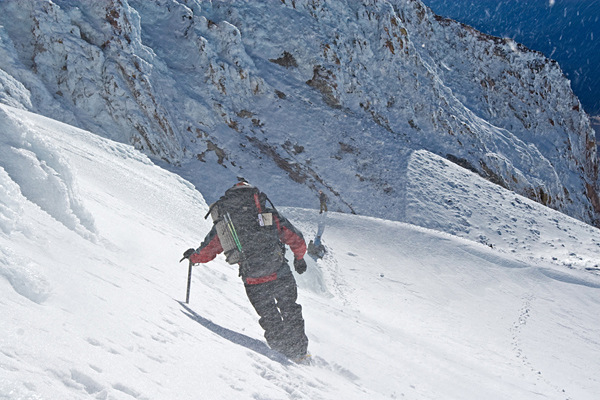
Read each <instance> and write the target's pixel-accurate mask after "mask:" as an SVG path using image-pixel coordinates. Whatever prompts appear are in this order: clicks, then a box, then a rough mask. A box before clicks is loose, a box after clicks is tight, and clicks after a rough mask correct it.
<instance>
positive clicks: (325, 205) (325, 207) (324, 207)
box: [319, 203, 327, 214]
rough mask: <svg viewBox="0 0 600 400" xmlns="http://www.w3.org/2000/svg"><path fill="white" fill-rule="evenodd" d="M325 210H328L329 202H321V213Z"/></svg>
mask: <svg viewBox="0 0 600 400" xmlns="http://www.w3.org/2000/svg"><path fill="white" fill-rule="evenodd" d="M323 211H325V212H327V204H326V203H321V206H320V207H319V214H323Z"/></svg>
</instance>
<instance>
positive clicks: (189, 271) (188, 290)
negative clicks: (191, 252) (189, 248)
mask: <svg viewBox="0 0 600 400" xmlns="http://www.w3.org/2000/svg"><path fill="white" fill-rule="evenodd" d="M186 258H187V257H183V258H182V259H181V260H179V262H182V261H183V260H185V259H186ZM188 261H189V262H190V264H189V267H188V279H187V291H186V293H185V304H189V302H190V287H191V286H192V265H194V264H193V263H192V260H190V259H188Z"/></svg>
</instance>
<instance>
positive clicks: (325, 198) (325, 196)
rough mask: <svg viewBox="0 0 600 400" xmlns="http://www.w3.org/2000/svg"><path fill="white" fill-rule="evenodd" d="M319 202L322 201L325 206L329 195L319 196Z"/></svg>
mask: <svg viewBox="0 0 600 400" xmlns="http://www.w3.org/2000/svg"><path fill="white" fill-rule="evenodd" d="M319 200H320V201H321V204H325V203H326V202H327V195H326V194H325V193H324V192H321V193H320V194H319Z"/></svg>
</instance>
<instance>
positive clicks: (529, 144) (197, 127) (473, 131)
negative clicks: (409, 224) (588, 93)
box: [0, 0, 600, 224]
mask: <svg viewBox="0 0 600 400" xmlns="http://www.w3.org/2000/svg"><path fill="white" fill-rule="evenodd" d="M0 24H1V25H2V26H3V27H2V28H0V39H1V40H2V42H1V46H0V51H1V52H2V54H3V55H6V57H3V58H2V59H1V60H0V85H2V86H1V87H0V101H2V102H3V103H5V104H8V105H11V106H16V107H21V108H25V109H27V110H30V111H34V112H38V113H40V114H43V115H47V116H51V117H54V118H58V119H60V120H61V121H64V122H67V123H70V124H72V125H75V126H78V127H82V128H85V129H88V130H90V131H93V132H95V133H97V134H100V135H102V136H105V137H108V138H112V139H116V140H119V141H122V142H127V143H130V144H133V145H135V146H136V148H138V149H141V150H143V151H145V152H146V153H147V154H148V155H150V156H152V157H154V158H155V159H156V160H165V161H167V162H168V163H170V164H171V167H170V168H172V169H173V170H175V171H177V172H178V173H179V174H181V175H182V176H184V177H186V178H187V179H189V180H190V181H191V182H193V183H194V184H195V185H196V186H197V187H198V188H199V189H200V190H201V191H202V193H203V194H204V195H205V196H206V198H207V199H208V200H214V198H215V197H216V196H218V194H219V193H222V189H223V188H224V187H226V186H228V185H230V184H231V182H232V180H233V178H234V177H235V176H236V175H244V176H245V177H247V178H251V179H252V181H253V182H254V183H256V184H258V185H259V186H260V187H261V188H264V189H267V190H271V192H275V194H274V195H273V196H274V197H277V196H279V195H278V194H277V193H285V192H287V191H288V189H291V188H293V190H294V192H296V193H298V195H297V196H296V197H295V199H294V200H292V203H293V204H290V205H301V206H311V205H312V202H316V201H315V200H314V196H315V192H316V191H317V190H318V189H324V190H326V191H327V192H328V193H330V198H332V206H333V209H338V210H340V211H345V212H355V213H359V214H366V215H371V216H386V217H388V218H392V219H397V220H402V218H403V216H404V214H403V211H401V210H400V208H399V207H398V206H399V204H400V202H401V199H402V196H403V193H404V190H405V187H404V185H403V183H401V182H404V181H403V179H402V177H403V174H404V173H405V170H406V157H403V156H402V155H403V154H406V153H407V152H410V151H412V150H419V149H425V150H428V151H430V152H432V153H435V154H437V155H439V156H442V157H444V158H447V159H449V160H451V161H454V162H455V163H457V164H459V165H461V166H463V167H465V168H467V169H469V170H471V171H473V172H476V173H478V174H479V175H481V176H484V177H486V178H487V179H489V180H491V181H493V182H495V183H497V184H499V185H501V186H503V187H505V188H508V189H510V190H513V191H515V192H517V193H519V194H522V195H524V196H526V197H528V198H530V199H533V200H536V201H538V202H540V203H542V204H545V205H548V206H550V207H552V208H555V209H557V210H559V211H561V212H564V213H566V214H568V215H570V216H573V217H576V218H578V219H581V220H583V221H585V222H588V223H593V224H598V221H599V219H600V218H599V217H600V200H599V199H598V187H599V183H598V165H597V162H598V161H597V157H596V142H595V135H594V132H593V130H592V128H591V125H590V121H589V119H588V117H587V115H586V114H585V113H584V112H583V110H582V108H581V106H580V103H579V100H578V99H577V98H576V97H575V96H574V95H573V92H572V91H571V88H570V86H569V82H568V81H567V80H566V79H565V78H564V76H563V74H562V72H561V70H560V67H559V66H558V65H557V64H556V63H554V62H551V61H550V60H548V59H546V58H545V57H544V56H543V55H541V54H540V53H537V52H533V51H530V50H528V49H526V48H524V47H522V46H519V45H518V44H517V43H514V42H510V41H504V40H502V39H499V38H494V37H490V36H486V35H483V34H481V33H479V32H477V31H475V30H474V29H472V28H469V27H467V26H464V25H461V24H458V23H456V22H453V21H450V20H445V19H442V18H439V17H437V16H435V14H433V13H432V12H431V11H430V10H429V9H428V8H427V7H425V6H424V5H423V4H422V3H421V2H420V1H418V0H389V1H386V0H371V1H350V0H347V1H337V0H336V1H328V0H268V1H260V2H256V1H241V0H240V1H214V2H211V1H199V0H188V1H184V0H179V1H177V0H155V1H138V0H129V1H126V0H111V1H102V2H92V1H89V2H76V1H72V0H54V1H48V2H38V1H26V2H16V1H5V2H1V3H0ZM473 195H475V194H473ZM280 196H281V197H280V199H284V198H286V197H288V196H284V195H280ZM294 202H295V203H294Z"/></svg>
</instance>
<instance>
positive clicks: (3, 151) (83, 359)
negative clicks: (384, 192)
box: [0, 105, 600, 400]
mask: <svg viewBox="0 0 600 400" xmlns="http://www.w3.org/2000/svg"><path fill="white" fill-rule="evenodd" d="M409 158H410V160H409V161H408V162H407V165H408V166H407V174H406V176H407V178H406V181H405V182H404V184H405V185H406V186H407V187H412V188H413V189H411V190H407V199H406V200H407V203H408V205H407V206H406V213H407V218H408V219H409V220H410V219H412V220H417V219H419V218H421V219H431V220H435V222H436V226H437V227H438V229H440V230H444V229H445V230H447V231H448V232H450V231H451V230H452V229H456V230H457V232H458V233H460V232H463V235H466V236H465V238H461V237H458V236H455V235H451V234H450V233H447V232H440V231H435V230H431V229H425V228H422V227H417V226H415V225H411V224H408V223H401V222H396V221H386V220H383V219H377V218H370V217H362V216H356V215H350V214H342V213H334V212H330V213H328V214H327V215H325V216H320V215H319V214H318V213H317V211H316V210H315V209H303V208H281V210H280V211H282V212H283V213H284V214H285V215H286V216H287V217H288V218H290V219H291V220H292V221H293V223H294V224H295V225H296V226H297V227H298V228H299V229H300V230H302V231H303V232H304V234H305V238H306V239H307V240H308V239H309V238H312V237H313V235H314V234H315V233H316V231H317V229H318V228H319V227H320V228H321V229H324V234H323V243H324V245H325V246H326V248H327V250H328V253H327V255H326V256H325V258H324V259H322V260H319V261H314V260H313V259H311V258H310V257H308V256H306V259H307V261H308V264H309V268H308V271H307V272H306V273H305V274H303V275H301V276H297V280H298V284H299V302H300V303H301V304H302V305H303V312H304V317H305V319H306V330H307V334H308V337H309V339H310V345H309V350H310V351H311V353H312V354H313V357H314V359H315V365H312V366H299V365H296V364H293V363H290V362H288V361H287V360H286V359H284V358H282V357H281V356H280V355H278V354H276V353H274V352H272V351H270V350H269V349H268V348H267V346H266V344H265V342H264V340H263V338H262V331H261V328H260V327H259V325H258V323H257V316H256V314H255V312H254V310H253V309H252V307H251V305H250V304H249V302H248V300H247V298H246V297H245V293H244V290H243V285H242V283H241V281H240V279H239V278H238V277H237V272H236V268H234V267H232V266H230V265H228V264H226V262H225V261H224V258H222V257H221V256H219V257H218V258H217V260H215V261H213V262H211V263H209V264H207V265H201V266H197V267H195V268H194V270H193V279H192V286H191V298H190V303H189V305H185V304H183V303H182V301H183V300H184V299H185V285H186V279H187V265H184V264H185V263H181V264H179V263H178V260H179V258H180V257H181V253H182V252H183V250H185V249H187V248H188V247H191V246H196V245H197V244H198V243H199V241H200V240H201V239H202V238H203V237H204V235H205V234H206V232H207V231H208V230H209V228H210V222H208V221H206V220H204V218H203V217H204V214H205V212H206V210H207V205H206V202H205V201H204V199H203V197H202V196H201V195H200V193H199V192H198V191H196V190H195V189H194V188H193V186H192V185H191V184H190V183H188V182H186V181H185V180H183V179H182V178H181V177H178V176H177V175H175V174H172V173H169V172H167V171H165V170H164V169H161V168H159V167H158V166H156V165H154V164H153V163H152V162H151V161H150V160H149V159H148V158H147V157H146V156H144V155H142V154H141V153H139V152H138V151H136V150H134V149H133V147H131V146H128V145H124V144H121V143H116V142H112V141H110V140H108V139H104V138H100V137H98V136H96V135H94V134H91V133H89V132H86V131H82V130H80V129H77V128H73V127H70V126H68V125H64V124H62V123H59V122H56V121H53V120H50V119H47V118H45V117H41V116H39V115H35V114H31V113H28V112H26V111H23V110H19V109H16V108H11V107H8V106H4V105H0V189H1V190H0V313H1V314H0V315H1V318H0V331H1V332H2V335H1V336H0V399H11V400H16V399H131V398H138V399H198V398H210V399H263V400H266V399H311V400H312V399H390V398H405V399H540V398H546V399H583V400H585V399H596V398H597V394H598V393H599V392H600V380H599V379H600V378H599V377H598V372H600V346H599V344H600V343H599V342H598V337H600V336H599V334H600V317H599V316H598V306H599V305H600V277H599V276H598V275H597V269H598V265H597V264H592V263H593V262H597V257H598V247H599V245H600V231H598V230H597V229H595V228H591V227H590V226H588V225H585V224H583V223H581V222H579V221H577V220H574V219H572V218H569V217H566V216H564V215H563V214H559V213H555V212H553V211H551V210H548V209H547V208H545V207H543V206H540V205H539V204H537V203H534V202H531V201H529V200H527V199H524V198H522V197H520V196H517V195H515V194H514V193H512V192H508V191H506V190H503V189H501V188H499V187H498V186H495V185H492V184H490V183H489V182H487V181H484V180H482V179H481V178H479V177H477V176H476V175H475V174H471V173H465V172H464V170H462V169H461V168H459V167H457V166H455V165H454V164H451V163H449V162H447V161H445V160H443V159H441V158H440V157H437V156H435V155H433V154H430V153H427V152H425V151H420V152H415V153H414V154H412V155H411V156H410V157H409ZM432 165H437V166H438V167H437V168H434V169H433V170H435V171H438V175H436V174H432V168H427V167H428V166H432ZM439 166H441V168H440V167H439ZM441 175H443V176H441ZM411 181H413V182H418V185H414V186H411V184H410V182H411ZM441 182H446V184H441ZM416 187H418V188H419V190H417V189H415V188H416ZM452 193H463V195H462V196H459V195H456V194H454V195H453V194H452ZM484 203H485V204H487V203H489V205H488V206H483V204H484ZM457 215H460V216H462V218H463V221H467V222H468V223H469V225H470V227H469V230H470V232H469V233H465V229H464V228H463V229H462V230H461V228H460V227H458V225H456V221H457V218H458V217H457ZM496 229H498V230H501V235H499V233H500V232H499V233H496V236H493V231H494V230H496ZM535 230H537V231H538V232H537V233H536V232H535ZM477 234H478V235H487V236H488V237H487V240H488V241H489V244H491V245H492V246H493V248H492V247H490V246H489V245H486V244H482V243H479V242H477V241H475V240H470V239H469V238H468V236H469V235H477ZM511 243H512V244H515V243H518V245H514V246H513V247H512V248H511V247H510V246H511ZM512 250H514V252H513V251H512ZM569 252H572V253H576V255H574V254H570V253H569ZM552 257H554V258H556V260H552V259H551V258H552ZM577 262H579V263H584V264H581V265H580V264H577ZM573 263H574V264H573ZM586 268H588V269H586ZM594 269H595V270H596V271H594Z"/></svg>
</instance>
